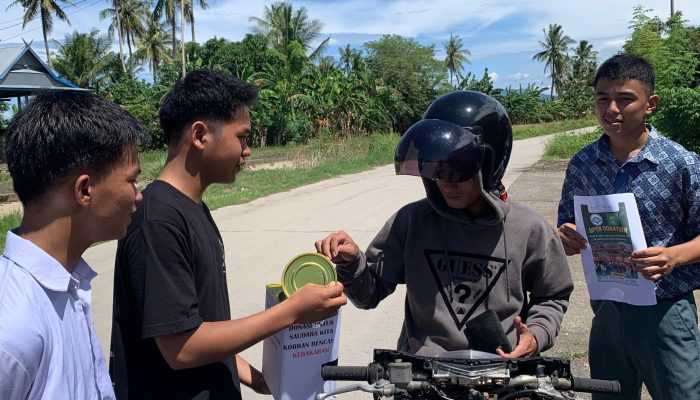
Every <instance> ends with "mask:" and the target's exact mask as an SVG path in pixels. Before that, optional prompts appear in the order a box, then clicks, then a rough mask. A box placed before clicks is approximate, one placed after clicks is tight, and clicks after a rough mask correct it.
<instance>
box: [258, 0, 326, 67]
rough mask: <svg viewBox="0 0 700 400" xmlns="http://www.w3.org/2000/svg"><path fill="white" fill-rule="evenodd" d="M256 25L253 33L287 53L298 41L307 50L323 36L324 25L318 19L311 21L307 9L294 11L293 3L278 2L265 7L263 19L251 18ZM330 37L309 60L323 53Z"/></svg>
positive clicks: (302, 8)
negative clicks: (292, 44) (290, 45)
mask: <svg viewBox="0 0 700 400" xmlns="http://www.w3.org/2000/svg"><path fill="white" fill-rule="evenodd" d="M249 20H250V22H252V23H254V24H255V26H253V32H254V33H257V34H261V35H263V36H265V37H266V38H267V39H268V40H269V41H270V44H271V45H272V47H274V48H275V49H277V50H279V51H281V52H283V53H285V52H286V51H287V50H288V49H289V44H290V43H291V42H292V41H297V42H299V44H301V45H302V47H303V48H304V49H305V50H307V51H308V50H309V49H310V48H311V43H312V42H313V41H314V40H316V38H318V37H319V36H320V35H321V30H322V29H323V23H322V22H321V21H320V20H318V19H313V20H309V14H308V11H307V10H306V7H303V6H302V7H299V9H298V10H296V11H295V10H294V8H293V6H292V3H287V2H276V3H272V4H271V5H270V6H269V7H268V6H265V12H264V16H263V18H257V17H250V19H249ZM329 40H330V36H328V37H327V38H326V39H324V40H323V41H322V42H321V44H319V45H318V47H317V48H316V49H314V50H313V51H312V52H311V54H310V55H309V58H311V59H314V58H316V57H318V56H320V55H321V54H322V53H323V50H324V49H325V47H326V46H327V45H328V41H329Z"/></svg>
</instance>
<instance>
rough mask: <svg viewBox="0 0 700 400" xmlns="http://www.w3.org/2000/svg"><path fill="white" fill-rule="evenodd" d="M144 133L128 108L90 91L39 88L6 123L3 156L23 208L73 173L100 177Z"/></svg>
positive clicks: (140, 140)
mask: <svg viewBox="0 0 700 400" xmlns="http://www.w3.org/2000/svg"><path fill="white" fill-rule="evenodd" d="M146 135H147V132H146V130H145V129H144V127H143V126H142V125H141V124H140V123H139V122H138V121H137V120H136V119H134V118H133V117H132V116H131V115H129V113H128V112H126V111H125V110H123V109H122V108H120V107H119V106H118V105H116V104H114V103H112V102H110V101H108V100H105V99H103V98H101V97H99V96H97V95H95V94H93V93H91V92H87V91H73V90H61V91H43V92H40V93H38V94H37V95H36V96H35V97H34V98H33V99H32V100H31V101H30V102H29V105H28V106H27V107H26V108H25V109H24V110H22V111H20V112H19V113H18V114H17V115H15V116H14V117H13V118H12V120H11V121H10V123H9V125H8V126H7V134H6V137H5V154H6V158H7V169H8V170H9V171H10V175H11V176H12V184H13V186H14V189H15V193H17V196H18V197H19V199H20V201H21V202H22V204H24V205H25V206H26V205H27V204H30V203H32V202H34V201H37V200H40V199H41V197H42V196H43V195H45V194H46V193H48V192H49V191H50V190H51V189H53V187H54V186H55V185H56V184H59V183H60V182H61V180H62V179H64V178H65V177H67V176H68V175H69V174H70V173H72V172H74V171H82V172H85V173H88V174H90V175H92V176H93V177H94V178H95V179H99V177H101V176H103V175H104V174H105V173H106V172H108V171H110V170H111V169H112V168H113V167H114V166H115V164H117V163H118V162H119V161H120V160H121V159H122V157H123V156H124V154H125V152H126V151H127V149H128V148H130V147H132V148H136V147H138V146H139V145H140V144H141V143H142V142H143V141H144V140H145V139H146Z"/></svg>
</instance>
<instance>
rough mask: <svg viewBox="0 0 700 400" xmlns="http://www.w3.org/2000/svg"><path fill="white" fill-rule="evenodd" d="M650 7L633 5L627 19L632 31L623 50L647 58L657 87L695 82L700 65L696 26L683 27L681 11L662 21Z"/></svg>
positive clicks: (678, 85) (688, 84) (695, 83)
mask: <svg viewBox="0 0 700 400" xmlns="http://www.w3.org/2000/svg"><path fill="white" fill-rule="evenodd" d="M651 11H652V10H650V9H644V8H643V7H641V6H637V7H636V8H635V11H634V16H633V17H632V21H631V22H630V27H631V28H633V29H634V31H633V32H632V35H631V36H630V37H629V39H627V41H626V42H625V44H624V50H625V53H627V54H633V55H636V56H639V57H643V58H645V59H646V60H648V61H649V62H650V63H651V65H652V66H653V67H654V72H655V73H656V84H657V86H659V87H660V88H672V87H690V86H697V75H696V72H697V71H698V68H699V66H700V58H699V56H698V53H697V52H696V51H697V50H698V47H700V43H698V42H697V40H698V35H697V34H696V33H695V32H696V31H697V28H688V27H686V26H685V22H684V21H683V19H682V17H683V16H682V14H681V12H676V13H675V14H674V15H673V17H672V18H671V19H670V20H668V21H667V22H663V21H661V20H660V19H659V17H650V16H649V15H648V14H649V13H650V12H651ZM693 40H695V42H693Z"/></svg>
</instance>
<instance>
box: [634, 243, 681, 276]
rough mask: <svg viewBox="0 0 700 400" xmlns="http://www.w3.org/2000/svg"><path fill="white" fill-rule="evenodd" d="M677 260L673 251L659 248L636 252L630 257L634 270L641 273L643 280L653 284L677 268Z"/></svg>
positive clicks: (667, 248)
mask: <svg viewBox="0 0 700 400" xmlns="http://www.w3.org/2000/svg"><path fill="white" fill-rule="evenodd" d="M677 258H678V257H677V255H676V252H675V251H674V250H673V249H671V248H669V247H660V246H655V247H648V248H646V249H642V250H637V251H635V252H634V253H632V256H631V257H630V259H631V260H632V262H633V263H635V269H636V270H637V271H639V272H641V273H642V276H644V278H645V279H649V280H650V281H654V282H656V281H658V280H659V279H661V278H663V277H664V276H666V275H668V274H669V273H670V272H671V271H672V270H673V269H674V268H676V267H677V266H678V262H677Z"/></svg>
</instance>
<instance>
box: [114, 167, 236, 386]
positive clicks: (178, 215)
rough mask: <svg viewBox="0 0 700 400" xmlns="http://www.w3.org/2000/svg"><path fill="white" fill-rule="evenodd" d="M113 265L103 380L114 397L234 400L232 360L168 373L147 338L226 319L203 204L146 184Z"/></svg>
mask: <svg viewBox="0 0 700 400" xmlns="http://www.w3.org/2000/svg"><path fill="white" fill-rule="evenodd" d="M115 264H116V265H115V270H114V307H113V312H114V314H113V317H112V345H111V354H110V366H109V373H110V375H111V377H112V381H113V382H114V389H115V392H116V394H117V398H118V399H120V400H125V399H128V400H135V399H226V400H232V399H240V398H241V393H240V384H239V380H238V371H237V370H236V363H235V360H234V357H233V356H231V357H227V358H226V359H225V360H223V361H220V362H216V363H213V364H209V365H205V366H202V367H197V368H190V369H183V370H174V369H172V368H170V367H169V366H168V364H167V363H166V362H165V359H164V358H163V356H162V355H161V353H160V351H159V350H158V346H157V345H156V342H155V339H154V337H155V336H161V335H167V334H172V333H177V332H183V331H187V330H190V329H193V328H196V327H198V326H199V325H200V324H201V323H202V322H211V321H224V320H229V319H231V311H230V308H229V298H228V289H227V285H226V264H225V260H224V247H223V243H222V241H221V235H220V233H219V230H218V229H217V227H216V224H215V223H214V220H213V219H212V217H211V214H210V213H209V209H208V208H207V207H206V205H205V204H198V203H195V202H194V201H192V199H190V198H189V197H187V196H185V195H184V194H183V193H182V192H180V191H178V190H177V189H175V188H174V187H172V186H171V185H169V184H167V183H165V182H163V181H158V180H156V181H154V182H152V183H151V184H150V185H149V186H148V187H147V188H146V189H145V190H144V191H143V201H142V202H141V203H139V204H138V206H137V211H136V213H135V214H134V216H133V220H132V222H131V225H130V226H129V229H128V232H127V236H126V237H125V238H124V239H122V240H120V241H119V246H118V248H117V259H116V263H115Z"/></svg>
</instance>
